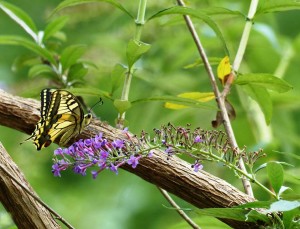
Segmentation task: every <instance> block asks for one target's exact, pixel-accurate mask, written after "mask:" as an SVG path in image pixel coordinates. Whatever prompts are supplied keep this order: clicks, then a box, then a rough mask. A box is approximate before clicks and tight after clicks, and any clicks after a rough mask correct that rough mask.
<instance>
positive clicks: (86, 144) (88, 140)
mask: <svg viewBox="0 0 300 229" xmlns="http://www.w3.org/2000/svg"><path fill="white" fill-rule="evenodd" d="M83 142H84V145H85V146H88V147H90V146H91V145H92V143H93V141H92V139H90V138H87V139H84V141H83Z"/></svg>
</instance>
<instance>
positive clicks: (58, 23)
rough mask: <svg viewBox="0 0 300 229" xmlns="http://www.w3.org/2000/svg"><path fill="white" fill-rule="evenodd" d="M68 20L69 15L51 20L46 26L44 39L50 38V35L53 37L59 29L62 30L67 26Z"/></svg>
mask: <svg viewBox="0 0 300 229" xmlns="http://www.w3.org/2000/svg"><path fill="white" fill-rule="evenodd" d="M67 21H68V17H66V16H63V17H58V18H56V19H54V20H53V21H51V22H50V23H49V24H48V25H47V27H46V28H45V31H44V37H43V41H46V40H48V39H49V38H50V37H52V36H53V35H54V34H56V33H57V32H58V31H59V30H61V29H62V28H63V27H64V26H65V24H66V23H67Z"/></svg>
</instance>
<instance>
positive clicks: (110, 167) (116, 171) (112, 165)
mask: <svg viewBox="0 0 300 229" xmlns="http://www.w3.org/2000/svg"><path fill="white" fill-rule="evenodd" d="M109 169H110V171H112V172H114V173H115V174H116V175H118V167H117V166H115V165H114V164H112V163H111V164H110V166H109Z"/></svg>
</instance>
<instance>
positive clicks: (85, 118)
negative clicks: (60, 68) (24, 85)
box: [27, 88, 92, 150]
mask: <svg viewBox="0 0 300 229" xmlns="http://www.w3.org/2000/svg"><path fill="white" fill-rule="evenodd" d="M91 118H92V115H91V114H90V113H88V114H86V115H84V112H83V109H82V106H81V104H80V102H79V100H78V98H77V97H76V96H74V95H73V94H71V93H70V92H68V91H66V90H61V89H49V88H46V89H43V90H42V91H41V119H40V120H39V122H38V123H37V124H36V127H35V130H34V132H33V133H32V134H31V136H30V137H29V138H28V139H27V140H29V139H33V143H34V144H35V145H36V148H37V150H41V149H42V148H44V147H47V146H49V145H50V144H51V143H52V142H53V141H55V140H59V145H66V144H67V143H68V142H69V140H70V139H71V138H73V137H75V136H76V135H78V134H79V133H81V131H82V130H83V129H84V127H85V126H87V125H88V124H89V123H90V120H91Z"/></svg>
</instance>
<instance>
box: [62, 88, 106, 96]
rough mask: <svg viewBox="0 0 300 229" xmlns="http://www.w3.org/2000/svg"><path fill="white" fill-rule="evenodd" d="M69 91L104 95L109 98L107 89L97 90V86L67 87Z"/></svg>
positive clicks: (79, 93)
mask: <svg viewBox="0 0 300 229" xmlns="http://www.w3.org/2000/svg"><path fill="white" fill-rule="evenodd" d="M68 90H69V91H70V92H72V93H73V94H75V95H86V96H96V97H105V98H108V99H111V97H110V95H109V93H108V92H107V91H102V90H99V89H98V88H91V87H89V88H69V89H68Z"/></svg>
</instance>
